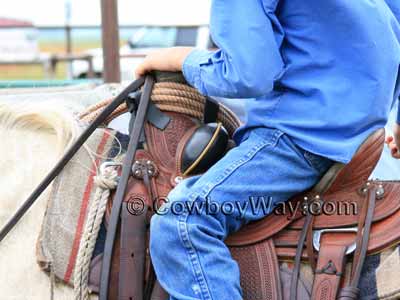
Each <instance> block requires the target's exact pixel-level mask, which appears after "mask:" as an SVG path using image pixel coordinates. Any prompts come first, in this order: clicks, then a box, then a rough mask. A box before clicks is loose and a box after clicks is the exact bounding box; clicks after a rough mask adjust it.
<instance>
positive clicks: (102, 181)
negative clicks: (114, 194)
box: [74, 168, 118, 300]
mask: <svg viewBox="0 0 400 300" xmlns="http://www.w3.org/2000/svg"><path fill="white" fill-rule="evenodd" d="M94 182H95V184H96V185H97V189H96V192H95V196H94V199H93V202H92V204H91V205H90V209H89V213H88V216H87V220H86V224H85V228H84V230H83V234H82V238H81V241H80V244H79V250H78V255H77V259H76V264H75V269H74V296H75V298H74V299H75V300H88V299H89V293H90V290H89V287H88V283H89V271H90V262H91V259H92V255H93V251H94V248H95V246H96V240H97V236H98V234H99V230H100V225H101V222H102V221H103V216H104V213H105V211H106V208H107V202H108V200H109V197H110V193H111V190H113V189H115V188H116V187H117V184H118V172H117V171H116V170H115V169H114V168H106V169H105V170H104V173H103V174H99V175H98V176H96V177H95V178H94Z"/></svg>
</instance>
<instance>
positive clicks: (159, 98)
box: [80, 82, 240, 136]
mask: <svg viewBox="0 0 400 300" xmlns="http://www.w3.org/2000/svg"><path fill="white" fill-rule="evenodd" d="M151 100H152V101H153V103H155V104H156V105H157V107H158V108H159V109H160V110H162V111H169V112H176V113H182V114H185V115H189V116H191V117H193V118H196V119H199V120H201V119H202V117H203V112H204V105H205V102H206V98H205V97H204V96H203V95H201V94H200V93H199V92H198V91H197V90H196V89H195V88H192V87H190V86H188V85H186V84H182V83H175V82H159V83H156V84H155V85H154V88H153V92H152V95H151ZM111 101H112V99H108V100H104V101H101V102H99V103H97V104H95V105H92V106H90V107H89V108H88V109H87V110H86V111H85V112H83V113H82V114H81V115H80V119H81V120H83V121H85V122H91V121H92V120H93V119H95V118H96V117H97V116H98V115H99V114H100V112H101V111H102V109H103V108H104V107H106V106H107V104H109V103H110V102H111ZM126 111H127V107H126V104H122V105H120V106H119V107H118V108H117V109H116V110H115V111H114V113H113V114H111V116H110V117H109V118H108V119H107V123H108V122H110V121H111V120H113V119H114V118H116V117H118V116H119V115H121V114H123V113H125V112H126ZM217 119H218V121H219V122H221V123H222V125H224V127H225V128H226V130H227V131H228V132H229V135H231V136H232V134H233V132H234V131H235V130H236V128H238V127H239V126H240V121H239V119H238V118H237V117H236V115H235V114H234V113H233V112H232V111H231V110H230V109H229V108H227V107H226V106H224V105H222V104H220V109H219V111H218V116H217Z"/></svg>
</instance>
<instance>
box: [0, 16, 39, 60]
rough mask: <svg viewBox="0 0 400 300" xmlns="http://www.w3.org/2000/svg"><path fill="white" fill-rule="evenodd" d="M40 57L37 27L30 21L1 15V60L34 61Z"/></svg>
mask: <svg viewBox="0 0 400 300" xmlns="http://www.w3.org/2000/svg"><path fill="white" fill-rule="evenodd" d="M38 57H39V45H38V30H37V28H35V26H34V25H33V24H32V23H31V22H29V21H24V20H16V19H9V18H2V17H0V61H2V62H21V61H33V60H35V59H37V58H38Z"/></svg>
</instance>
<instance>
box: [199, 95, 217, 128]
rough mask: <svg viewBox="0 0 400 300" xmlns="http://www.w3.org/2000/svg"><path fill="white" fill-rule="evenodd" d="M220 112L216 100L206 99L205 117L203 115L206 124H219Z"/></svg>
mask: <svg viewBox="0 0 400 300" xmlns="http://www.w3.org/2000/svg"><path fill="white" fill-rule="evenodd" d="M218 110H219V105H218V103H217V102H216V101H215V100H214V99H212V98H210V97H206V103H205V104H204V115H203V122H204V124H208V123H215V122H217V119H218Z"/></svg>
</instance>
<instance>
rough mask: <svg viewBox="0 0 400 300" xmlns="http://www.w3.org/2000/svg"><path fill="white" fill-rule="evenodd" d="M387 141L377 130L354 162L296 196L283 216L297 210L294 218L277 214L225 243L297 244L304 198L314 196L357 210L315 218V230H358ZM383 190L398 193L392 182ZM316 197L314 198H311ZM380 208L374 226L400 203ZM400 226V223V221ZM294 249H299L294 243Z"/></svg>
mask: <svg viewBox="0 0 400 300" xmlns="http://www.w3.org/2000/svg"><path fill="white" fill-rule="evenodd" d="M384 138H385V131H384V129H380V130H377V131H376V132H374V133H373V134H372V135H370V136H369V137H368V138H367V139H366V141H365V142H364V143H363V144H362V145H361V146H360V148H359V149H358V151H357V152H356V154H355V155H354V157H353V159H352V160H351V161H350V162H349V163H348V164H342V163H335V164H334V165H333V166H332V167H331V168H330V169H329V170H328V171H327V172H326V173H325V175H324V176H323V177H322V178H321V180H320V181H319V182H318V183H317V184H316V185H315V186H314V187H313V188H312V189H311V190H310V191H306V192H304V193H301V194H300V195H296V196H295V197H293V198H292V199H290V200H289V201H288V203H287V204H286V205H285V206H284V208H282V210H283V212H290V211H293V210H295V214H294V215H290V216H289V215H288V214H284V213H282V211H277V210H275V213H273V214H271V215H269V216H267V217H266V218H264V219H262V220H260V221H256V222H253V223H250V224H248V225H246V226H245V227H243V228H242V229H241V230H240V231H238V232H237V233H234V234H232V235H231V236H229V237H228V239H227V240H226V241H225V242H226V244H227V245H229V246H245V245H250V244H254V243H257V242H260V241H262V240H264V239H267V238H269V237H272V236H276V238H277V242H278V245H277V246H278V247H279V244H280V245H281V246H285V245H288V243H289V244H292V243H291V242H290V240H292V239H293V241H294V240H295V239H294V237H295V233H294V232H290V231H300V230H301V229H302V228H303V226H304V220H305V218H304V217H305V215H304V214H303V213H302V210H301V209H300V208H301V206H300V204H301V202H302V201H304V197H307V196H308V197H309V196H310V195H313V196H314V197H315V196H317V197H318V196H319V197H320V198H321V199H323V201H324V202H325V203H329V205H330V206H331V205H332V204H338V207H340V205H343V204H344V203H347V204H352V205H353V206H355V208H356V209H355V210H352V211H350V213H349V214H344V213H342V212H340V211H339V212H336V213H332V214H319V215H317V216H315V221H314V224H313V228H314V229H333V228H338V227H352V226H357V222H358V212H359V211H360V210H361V209H362V205H363V203H364V202H365V195H364V194H363V193H362V189H363V188H364V187H365V186H366V183H367V181H368V178H369V176H370V175H371V173H372V171H373V169H374V168H375V166H376V164H377V163H378V160H379V158H380V156H381V154H382V150H383V144H384ZM379 185H380V186H381V188H382V189H383V190H384V191H386V193H389V192H390V194H392V193H393V192H392V191H389V189H396V188H397V186H394V185H391V184H390V182H380V183H379ZM311 197H312V196H311ZM380 200H381V201H378V203H377V205H376V210H375V214H374V222H377V221H380V220H385V221H388V220H387V218H388V217H389V216H390V215H391V214H393V213H394V212H396V211H397V210H399V208H400V201H393V199H392V198H385V197H382V199H380ZM399 223H400V220H399ZM293 245H294V246H296V245H297V244H296V245H295V244H294V243H293Z"/></svg>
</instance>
